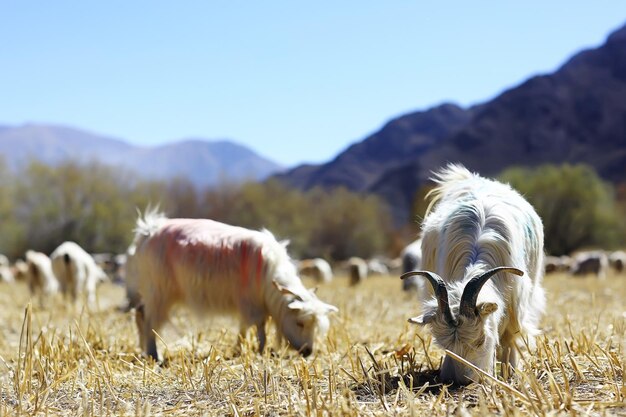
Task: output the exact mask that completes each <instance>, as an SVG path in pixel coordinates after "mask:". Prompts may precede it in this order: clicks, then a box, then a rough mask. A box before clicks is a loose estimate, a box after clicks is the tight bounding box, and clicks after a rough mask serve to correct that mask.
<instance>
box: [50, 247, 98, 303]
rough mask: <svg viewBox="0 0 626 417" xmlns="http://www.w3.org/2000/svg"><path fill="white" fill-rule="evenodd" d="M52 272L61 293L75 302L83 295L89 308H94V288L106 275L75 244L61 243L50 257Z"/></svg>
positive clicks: (88, 255) (92, 259)
mask: <svg viewBox="0 0 626 417" xmlns="http://www.w3.org/2000/svg"><path fill="white" fill-rule="evenodd" d="M50 259H51V261H52V271H53V272H54V275H55V276H56V277H57V279H58V280H59V285H60V287H61V292H62V293H63V294H64V295H65V296H70V297H71V299H72V301H74V302H75V301H76V298H77V297H78V295H79V294H84V295H85V297H86V302H87V304H88V305H89V306H95V302H96V286H97V285H98V283H99V282H102V281H105V280H106V279H107V275H106V274H105V273H104V271H103V270H102V269H101V268H100V267H99V266H98V265H96V261H95V260H94V258H92V256H91V255H90V254H88V253H87V252H85V251H84V250H83V248H81V247H80V246H79V245H78V244H77V243H75V242H63V243H61V245H59V247H58V248H56V249H55V250H54V252H52V255H50Z"/></svg>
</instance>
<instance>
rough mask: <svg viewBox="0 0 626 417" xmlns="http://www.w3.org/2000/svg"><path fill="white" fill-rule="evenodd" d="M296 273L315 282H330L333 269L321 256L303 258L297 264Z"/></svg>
mask: <svg viewBox="0 0 626 417" xmlns="http://www.w3.org/2000/svg"><path fill="white" fill-rule="evenodd" d="M298 274H299V275H301V276H307V277H311V278H313V279H315V280H316V281H317V282H331V281H332V280H333V270H332V268H331V267H330V264H329V263H328V262H326V260H325V259H322V258H313V259H304V260H302V261H300V263H299V264H298Z"/></svg>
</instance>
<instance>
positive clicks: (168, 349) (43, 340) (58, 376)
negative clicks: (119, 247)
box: [0, 275, 626, 416]
mask: <svg viewBox="0 0 626 417" xmlns="http://www.w3.org/2000/svg"><path fill="white" fill-rule="evenodd" d="M624 283H626V275H622V276H616V275H610V276H609V278H608V279H607V280H605V281H597V280H596V279H593V278H591V277H589V278H584V279H573V278H569V277H567V276H565V275H550V276H548V277H547V278H546V282H545V286H546V288H547V290H548V298H549V303H548V312H547V314H546V316H545V318H544V320H543V322H542V323H543V324H542V327H543V329H544V335H543V336H542V337H541V338H540V339H539V340H538V343H537V347H536V349H533V350H531V354H525V355H524V366H525V370H524V371H522V372H519V373H517V374H516V375H514V376H512V378H510V379H509V380H507V381H501V380H500V381H491V380H488V381H483V382H482V383H481V384H473V385H472V386H469V387H465V388H454V387H447V386H443V385H442V384H440V383H439V382H438V381H437V378H436V372H435V370H436V369H437V368H438V366H439V361H440V359H441V355H442V352H441V350H439V349H438V348H437V347H435V346H434V345H433V343H432V342H431V339H430V337H429V335H428V332H427V331H424V330H420V329H418V328H417V327H414V326H410V325H409V324H408V323H407V322H406V319H407V318H408V317H410V316H411V315H414V314H415V313H416V312H417V311H418V306H417V304H416V302H415V301H414V300H413V299H411V297H409V296H407V295H405V294H402V293H401V291H400V280H399V279H397V277H378V278H373V279H371V280H369V281H368V282H366V283H364V284H363V285H361V286H360V287H358V288H349V287H348V286H347V278H346V277H339V278H337V279H336V280H335V281H334V282H333V283H331V284H328V285H326V286H322V287H320V288H319V291H318V295H319V296H320V298H321V299H323V300H325V301H327V302H330V303H333V304H335V305H337V306H339V308H340V313H339V314H338V315H336V316H335V317H334V318H333V325H332V328H331V330H330V332H329V334H328V335H327V340H326V341H325V343H323V344H322V346H321V348H320V349H318V351H317V352H316V353H315V354H314V355H312V356H311V357H310V358H308V359H302V358H300V357H299V356H298V355H297V354H295V353H294V352H293V351H292V350H290V349H288V348H285V347H280V346H277V345H276V343H275V339H274V337H273V336H274V333H270V343H274V346H275V349H274V350H272V351H271V352H270V351H267V352H265V354H263V355H260V354H258V353H255V351H254V344H255V342H254V337H253V334H252V333H250V334H249V335H248V341H247V343H246V344H244V346H243V347H242V349H241V352H240V353H237V352H235V350H234V349H233V347H234V345H235V341H236V332H237V329H238V325H237V321H236V319H235V318H234V317H209V318H203V319H200V318H195V317H193V316H192V315H191V314H189V312H187V311H183V310H181V311H178V312H177V314H174V315H173V318H172V320H171V322H170V324H168V325H167V326H166V327H165V328H164V329H163V331H162V334H161V337H162V340H161V342H160V344H159V348H160V352H161V353H164V356H165V358H166V360H165V361H164V364H161V365H159V364H155V363H152V362H149V361H147V360H145V359H143V358H141V356H140V355H139V354H138V350H137V348H136V346H137V343H136V332H135V328H134V322H133V318H132V315H131V314H130V313H128V314H125V313H121V312H118V311H117V310H116V307H117V306H118V305H121V304H122V303H123V290H122V289H121V288H118V287H114V286H112V285H109V284H105V285H103V286H102V287H100V289H99V305H100V308H99V309H97V310H95V311H87V310H84V309H82V310H81V309H80V308H73V307H69V306H67V305H66V304H65V303H64V302H62V301H61V300H60V299H54V300H46V303H45V304H47V305H45V306H41V305H40V303H39V302H37V301H35V300H34V301H33V305H32V308H29V307H27V305H28V302H29V296H28V292H27V290H26V287H25V286H23V285H21V284H17V285H15V286H9V285H6V284H2V285H0V305H2V311H0V399H1V401H0V415H20V414H22V415H44V414H54V415H57V414H60V415H78V414H81V415H154V414H159V415H232V416H249V415H423V414H425V413H426V415H447V414H451V413H453V414H457V415H485V414H491V413H495V414H505V415H529V414H537V415H546V414H549V415H579V414H582V415H624V414H626V403H625V397H626V389H625V387H624V382H623V375H624V370H625V368H626V362H625V360H624V352H625V335H626V324H625V323H626V305H625V300H626V286H625V285H624ZM308 284H310V283H308Z"/></svg>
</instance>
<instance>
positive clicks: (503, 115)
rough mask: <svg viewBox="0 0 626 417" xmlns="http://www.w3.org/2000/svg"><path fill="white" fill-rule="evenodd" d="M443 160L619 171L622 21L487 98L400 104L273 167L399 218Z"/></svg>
mask: <svg viewBox="0 0 626 417" xmlns="http://www.w3.org/2000/svg"><path fill="white" fill-rule="evenodd" d="M447 162H461V163H463V164H465V165H466V166H467V167H468V168H470V169H472V170H474V171H478V172H480V173H482V174H484V175H489V176H493V175H497V174H498V173H500V172H501V171H502V170H503V169H506V168H507V167H509V166H513V165H521V166H527V167H532V166H537V165H539V164H543V163H564V162H570V163H586V164H589V165H591V166H593V167H594V168H595V169H596V170H597V172H598V173H599V174H600V175H601V176H602V177H603V178H605V179H607V180H610V181H613V182H615V183H617V182H623V181H626V26H624V27H622V28H620V29H618V30H617V31H615V32H613V33H612V34H611V35H610V36H609V37H608V38H607V40H606V42H605V43H604V44H603V45H601V46H600V47H598V48H595V49H588V50H584V51H582V52H580V53H577V54H576V55H574V56H573V57H572V58H571V59H569V60H568V61H567V62H566V63H565V64H564V65H562V66H561V68H559V69H558V70H557V71H555V72H554V73H552V74H546V75H541V76H535V77H532V78H530V79H529V80H527V81H525V82H523V83H522V84H520V85H519V86H517V87H514V88H511V89H509V90H507V91H505V92H503V93H502V94H500V95H498V96H497V97H495V98H494V99H492V100H490V101H488V102H485V103H482V104H479V105H476V106H473V107H471V108H469V109H463V108H460V107H458V106H455V105H453V104H443V105H441V106H437V107H434V108H432V109H429V110H426V111H423V112H415V113H410V114H407V115H405V116H402V117H399V118H396V119H394V120H392V121H390V122H389V123H388V124H386V125H385V126H384V127H383V128H382V129H381V130H380V131H378V132H376V133H374V134H372V135H370V136H369V137H367V138H365V139H364V140H363V141H361V142H359V143H357V144H354V145H352V146H351V147H349V148H348V149H346V151H344V152H343V153H341V154H340V155H338V156H337V157H336V158H335V159H334V160H332V161H330V162H328V163H326V164H323V165H319V166H311V165H308V166H301V167H296V168H294V169H292V170H290V171H287V172H284V173H280V174H278V175H277V176H276V177H277V178H280V179H281V180H283V181H284V182H286V183H287V184H291V185H293V186H296V187H299V188H303V189H308V188H312V187H315V186H322V187H334V186H345V187H347V188H349V189H352V190H356V191H363V192H367V193H374V194H377V195H379V196H381V197H382V198H383V199H384V200H386V201H387V202H388V203H389V205H390V207H391V210H392V213H393V216H394V219H395V221H396V223H397V224H402V223H404V222H407V221H410V220H411V219H410V212H411V206H412V203H413V198H414V195H415V192H416V191H417V190H418V189H419V187H420V186H421V185H423V184H425V183H426V181H427V179H428V177H429V176H430V175H431V171H432V170H435V169H437V168H439V167H440V166H442V165H444V164H445V163H447Z"/></svg>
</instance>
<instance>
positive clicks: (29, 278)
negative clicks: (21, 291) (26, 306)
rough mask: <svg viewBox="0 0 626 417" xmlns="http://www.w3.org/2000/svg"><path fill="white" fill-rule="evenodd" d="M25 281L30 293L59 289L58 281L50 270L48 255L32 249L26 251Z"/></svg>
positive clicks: (52, 291)
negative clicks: (26, 267) (26, 269)
mask: <svg viewBox="0 0 626 417" xmlns="http://www.w3.org/2000/svg"><path fill="white" fill-rule="evenodd" d="M25 259H26V264H27V265H28V271H27V273H26V282H27V283H28V288H29V289H30V293H31V295H34V294H39V295H40V296H41V295H42V294H53V293H56V292H57V291H58V290H59V282H58V281H57V279H56V277H55V276H54V272H53V271H52V264H51V262H50V258H48V255H46V254H45V253H41V252H35V251H33V250H28V251H26V257H25Z"/></svg>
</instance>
